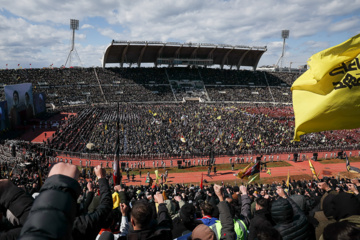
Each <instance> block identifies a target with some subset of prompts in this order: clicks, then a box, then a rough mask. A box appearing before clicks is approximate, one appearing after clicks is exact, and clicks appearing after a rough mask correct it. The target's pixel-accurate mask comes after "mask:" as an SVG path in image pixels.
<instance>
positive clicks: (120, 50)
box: [103, 40, 267, 69]
mask: <svg viewBox="0 0 360 240" xmlns="http://www.w3.org/2000/svg"><path fill="white" fill-rule="evenodd" d="M266 51H267V47H266V46H264V47H249V46H243V45H235V46H233V45H228V44H211V43H178V42H156V41H115V40H113V41H112V42H111V44H110V45H109V46H108V47H107V48H106V51H105V53H104V56H103V67H105V66H106V64H110V63H118V64H120V67H123V65H124V64H129V65H130V66H131V65H133V64H137V66H138V67H140V66H141V64H142V63H153V64H154V65H155V67H157V66H158V65H162V64H166V65H169V66H178V65H198V66H212V65H219V66H220V68H221V69H222V68H223V67H224V66H229V67H236V68H237V69H239V68H240V67H241V66H246V67H252V68H253V69H256V67H257V64H258V62H259V60H260V58H261V56H262V55H263V54H264V53H265V52H266Z"/></svg>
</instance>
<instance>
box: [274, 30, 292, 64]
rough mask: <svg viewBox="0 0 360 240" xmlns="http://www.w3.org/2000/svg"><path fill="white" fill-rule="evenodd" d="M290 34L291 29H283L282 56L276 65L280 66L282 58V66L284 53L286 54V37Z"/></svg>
mask: <svg viewBox="0 0 360 240" xmlns="http://www.w3.org/2000/svg"><path fill="white" fill-rule="evenodd" d="M289 35H290V30H282V31H281V38H282V39H283V40H284V41H283V47H282V53H281V56H280V58H279V60H278V61H277V63H276V67H279V62H280V60H281V63H280V68H282V62H283V61H282V60H283V58H284V54H285V39H287V38H289Z"/></svg>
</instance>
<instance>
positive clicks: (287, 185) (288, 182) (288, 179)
mask: <svg viewBox="0 0 360 240" xmlns="http://www.w3.org/2000/svg"><path fill="white" fill-rule="evenodd" d="M289 186H290V171H289V170H288V175H287V178H286V187H287V188H289Z"/></svg>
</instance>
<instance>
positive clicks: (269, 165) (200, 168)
mask: <svg viewBox="0 0 360 240" xmlns="http://www.w3.org/2000/svg"><path fill="white" fill-rule="evenodd" d="M247 165H248V164H247V163H241V164H235V167H234V171H238V170H240V169H243V168H245V167H246V166H247ZM266 165H267V168H274V167H288V166H291V164H290V163H287V162H283V161H279V162H269V163H267V164H266ZM156 169H158V170H159V174H163V173H164V172H165V169H164V168H146V169H141V174H142V175H145V174H146V173H147V172H148V171H149V172H150V173H151V174H153V173H154V171H155V170H156ZM166 170H168V172H169V174H170V173H183V172H186V173H188V172H207V170H208V166H192V167H188V168H182V169H178V168H177V167H172V168H170V167H167V168H166ZM216 170H217V171H228V170H231V164H218V165H216ZM139 171H140V169H134V170H131V171H130V175H131V174H133V173H134V174H135V176H136V175H139ZM106 172H108V173H110V172H112V168H107V169H106ZM212 172H213V169H212ZM123 175H124V173H123Z"/></svg>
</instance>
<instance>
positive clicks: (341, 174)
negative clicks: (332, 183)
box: [339, 171, 360, 179]
mask: <svg viewBox="0 0 360 240" xmlns="http://www.w3.org/2000/svg"><path fill="white" fill-rule="evenodd" d="M339 177H340V178H350V179H353V178H359V177H360V173H351V172H347V171H346V172H339Z"/></svg>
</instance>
